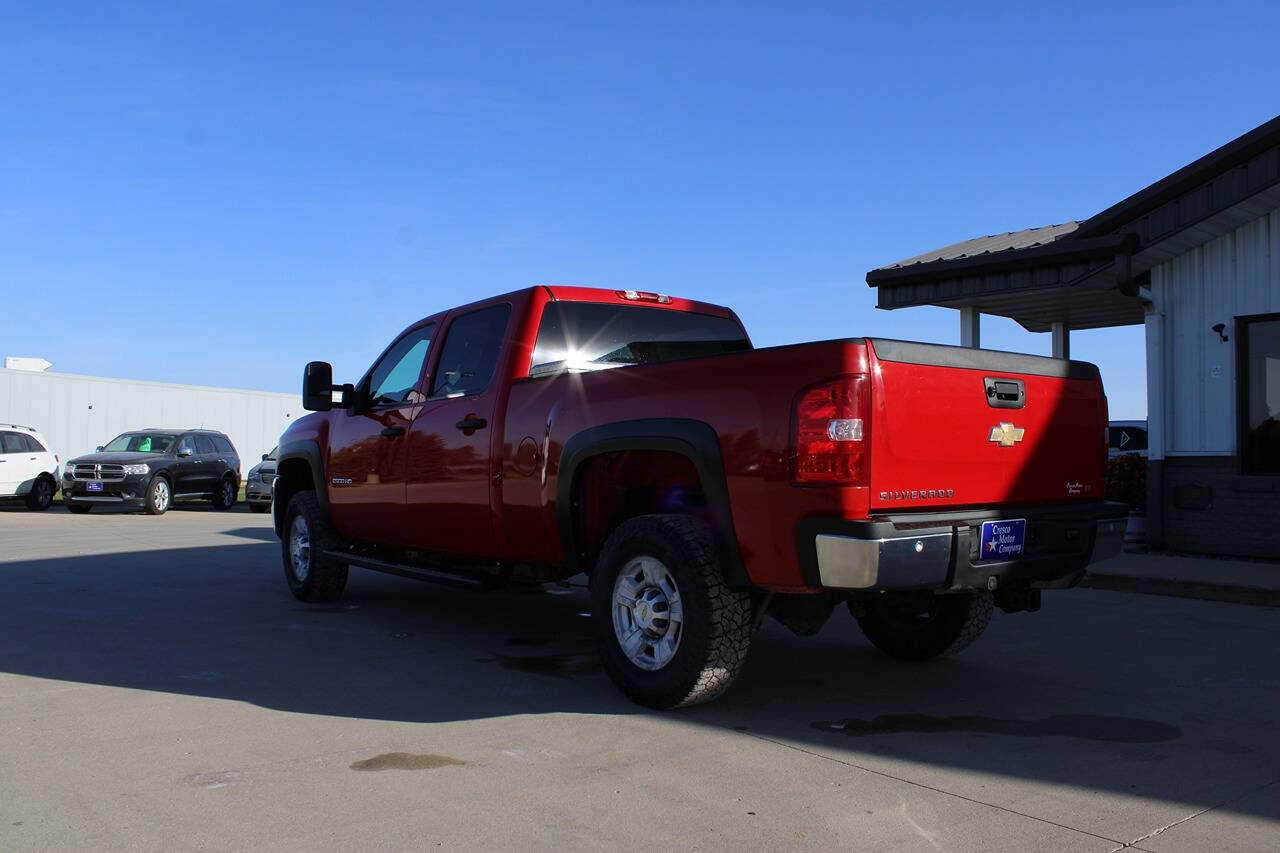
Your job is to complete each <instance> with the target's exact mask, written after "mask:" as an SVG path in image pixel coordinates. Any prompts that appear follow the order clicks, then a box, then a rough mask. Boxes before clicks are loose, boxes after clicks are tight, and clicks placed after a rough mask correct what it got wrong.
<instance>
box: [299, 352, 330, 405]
mask: <svg viewBox="0 0 1280 853" xmlns="http://www.w3.org/2000/svg"><path fill="white" fill-rule="evenodd" d="M302 408H304V409H306V410H307V411H309V412H327V411H329V410H330V409H332V408H333V365H331V364H329V362H327V361H310V362H307V366H306V367H305V368H303V370H302Z"/></svg>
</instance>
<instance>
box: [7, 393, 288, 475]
mask: <svg viewBox="0 0 1280 853" xmlns="http://www.w3.org/2000/svg"><path fill="white" fill-rule="evenodd" d="M301 409H302V402H301V398H300V397H298V396H297V395H295V394H279V393H274V392H271V391H245V390H240V389H236V388H208V387H203V386H199V385H175V384H170V383H165V382H144V381H140V380H132V379H105V378H102V377H99V376H78V375H75V374H70V373H48V372H42V371H32V370H11V369H8V368H0V423H16V424H22V425H24V426H32V427H35V428H36V429H38V430H39V431H40V432H42V433H43V434H44V436H45V438H46V439H48V441H49V443H50V445H52V446H51V447H50V448H49V449H50V450H52V451H53V452H54V453H57V454H58V455H59V456H60V457H61V458H62V459H64V460H65V459H69V458H71V457H74V456H78V455H80V454H83V453H91V452H92V451H93V449H94V448H95V447H97V446H98V445H101V444H105V443H107V442H108V441H110V440H111V439H112V438H114V437H115V436H117V435H119V434H120V433H122V432H127V431H129V430H136V429H142V428H145V427H156V428H162V429H170V428H171V429H193V428H204V429H216V430H220V431H221V432H224V433H226V434H227V436H228V437H229V438H230V439H231V443H232V444H234V445H235V447H236V450H237V451H238V452H239V454H240V465H241V471H240V475H241V476H242V477H243V476H244V474H245V472H246V471H248V470H249V468H250V467H251V466H252V465H254V464H255V463H256V462H257V461H258V460H259V458H261V456H262V454H263V453H266V452H268V451H269V450H271V448H273V447H274V446H275V445H276V442H277V440H278V439H279V437H280V433H282V432H283V431H284V429H285V427H286V426H288V424H289V421H290V419H292V418H295V417H298V415H299V413H300V412H301Z"/></svg>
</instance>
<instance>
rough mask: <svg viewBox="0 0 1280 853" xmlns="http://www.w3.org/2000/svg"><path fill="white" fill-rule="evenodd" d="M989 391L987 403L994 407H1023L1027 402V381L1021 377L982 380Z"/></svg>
mask: <svg viewBox="0 0 1280 853" xmlns="http://www.w3.org/2000/svg"><path fill="white" fill-rule="evenodd" d="M982 384H983V387H985V388H986V391H987V405H988V406H990V407H991V408H993V409H1021V408H1022V407H1023V406H1025V405H1026V404H1027V383H1025V382H1023V381H1022V380H1021V379H996V378H994V377H991V376H988V377H986V378H985V379H983V380H982Z"/></svg>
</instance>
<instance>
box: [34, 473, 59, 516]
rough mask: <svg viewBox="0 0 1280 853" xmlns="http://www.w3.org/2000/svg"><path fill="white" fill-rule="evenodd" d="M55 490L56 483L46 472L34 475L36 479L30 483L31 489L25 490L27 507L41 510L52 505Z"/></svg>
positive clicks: (56, 488) (56, 487) (37, 510)
mask: <svg viewBox="0 0 1280 853" xmlns="http://www.w3.org/2000/svg"><path fill="white" fill-rule="evenodd" d="M57 490H58V486H57V484H56V483H54V482H53V478H52V477H50V476H49V475H48V474H41V475H40V476H39V477H36V481H35V482H34V483H32V484H31V491H29V492H27V509H30V510H35V511H36V512H43V511H44V510H46V509H48V508H49V507H51V506H53V493H54V492H56V491H57Z"/></svg>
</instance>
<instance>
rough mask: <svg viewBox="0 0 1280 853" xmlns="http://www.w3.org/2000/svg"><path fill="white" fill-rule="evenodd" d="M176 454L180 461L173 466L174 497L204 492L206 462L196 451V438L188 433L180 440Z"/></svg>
mask: <svg viewBox="0 0 1280 853" xmlns="http://www.w3.org/2000/svg"><path fill="white" fill-rule="evenodd" d="M174 453H176V454H177V456H178V459H177V461H176V462H175V463H174V464H173V493H174V495H175V496H176V495H195V494H199V493H200V492H201V491H202V487H201V482H202V481H203V479H204V478H203V474H204V460H203V459H201V458H200V451H199V450H197V449H196V437H195V436H194V435H191V434H190V433H188V434H187V435H184V436H182V438H180V439H178V446H177V448H175V450H174Z"/></svg>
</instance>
